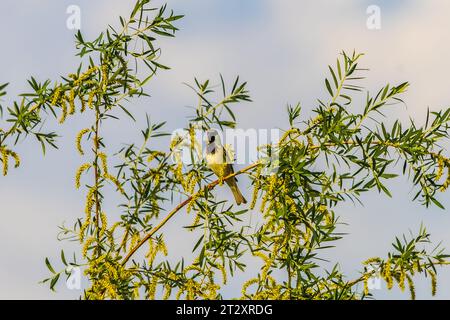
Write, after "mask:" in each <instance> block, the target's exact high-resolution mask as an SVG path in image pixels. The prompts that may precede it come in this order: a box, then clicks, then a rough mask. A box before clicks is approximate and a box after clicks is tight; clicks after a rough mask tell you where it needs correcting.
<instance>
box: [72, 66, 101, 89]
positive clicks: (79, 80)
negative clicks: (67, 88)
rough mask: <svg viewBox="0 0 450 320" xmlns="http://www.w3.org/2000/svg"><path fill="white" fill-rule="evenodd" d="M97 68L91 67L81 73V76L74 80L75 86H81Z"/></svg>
mask: <svg viewBox="0 0 450 320" xmlns="http://www.w3.org/2000/svg"><path fill="white" fill-rule="evenodd" d="M97 69H98V67H97V66H94V67H91V68H89V69H88V70H87V71H86V72H85V73H83V74H81V75H80V77H79V78H78V79H77V80H76V81H74V83H73V85H74V86H75V87H76V86H79V85H80V84H81V83H82V82H83V81H84V80H86V79H87V78H89V76H90V75H91V74H93V73H94V72H95V71H97Z"/></svg>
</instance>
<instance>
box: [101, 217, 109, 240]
mask: <svg viewBox="0 0 450 320" xmlns="http://www.w3.org/2000/svg"><path fill="white" fill-rule="evenodd" d="M100 220H101V222H102V226H101V228H100V236H103V235H104V234H105V232H106V229H108V217H107V216H106V213H104V212H102V213H101V214H100Z"/></svg>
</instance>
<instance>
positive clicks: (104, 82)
mask: <svg viewBox="0 0 450 320" xmlns="http://www.w3.org/2000/svg"><path fill="white" fill-rule="evenodd" d="M107 87H108V65H107V64H106V63H105V64H103V65H102V90H103V92H105V91H106V88H107Z"/></svg>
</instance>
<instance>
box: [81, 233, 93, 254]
mask: <svg viewBox="0 0 450 320" xmlns="http://www.w3.org/2000/svg"><path fill="white" fill-rule="evenodd" d="M94 242H95V237H91V238H89V239H87V240H86V242H85V243H84V245H83V249H82V251H81V252H82V255H83V258H86V256H87V253H88V251H89V247H90V246H91V245H92V244H93V243H94Z"/></svg>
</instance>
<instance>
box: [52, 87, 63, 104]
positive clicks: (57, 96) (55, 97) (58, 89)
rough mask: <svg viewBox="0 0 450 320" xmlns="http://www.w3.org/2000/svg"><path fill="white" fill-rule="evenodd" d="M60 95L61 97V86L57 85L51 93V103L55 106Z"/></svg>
mask: <svg viewBox="0 0 450 320" xmlns="http://www.w3.org/2000/svg"><path fill="white" fill-rule="evenodd" d="M60 97H61V88H59V87H58V88H56V90H55V92H54V93H53V97H52V102H51V105H52V106H56V104H57V103H58V101H59V98H60Z"/></svg>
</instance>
